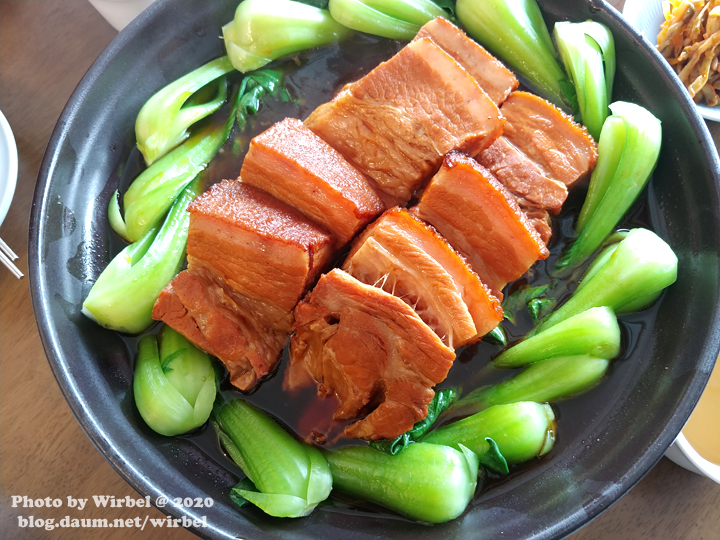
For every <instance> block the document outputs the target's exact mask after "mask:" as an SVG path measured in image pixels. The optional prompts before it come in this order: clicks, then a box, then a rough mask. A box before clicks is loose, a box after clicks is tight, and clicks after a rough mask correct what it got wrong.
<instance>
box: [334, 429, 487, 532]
mask: <svg viewBox="0 0 720 540" xmlns="http://www.w3.org/2000/svg"><path fill="white" fill-rule="evenodd" d="M458 446H459V448H460V450H455V449H454V448H451V447H449V446H441V445H437V444H426V443H422V442H420V443H415V444H411V445H410V446H408V447H407V448H406V449H405V450H403V451H402V452H400V453H399V454H397V455H395V456H391V455H389V454H386V453H384V452H379V451H377V450H374V449H373V448H370V447H368V446H352V447H348V448H342V449H340V450H336V451H333V452H326V453H325V456H326V457H327V460H328V463H329V464H330V470H331V471H332V477H333V484H334V486H335V487H336V488H338V489H339V490H341V491H345V492H347V493H350V494H351V495H355V496H357V497H361V498H363V499H366V500H368V501H372V502H374V503H377V504H380V505H382V506H385V507H386V508H390V509H391V510H395V511H396V512H398V513H400V514H403V515H405V516H407V517H409V518H411V519H416V520H418V521H424V522H426V523H444V522H446V521H450V520H451V519H455V518H456V517H458V516H459V515H460V514H462V513H463V511H464V510H465V508H467V505H468V503H469V502H470V500H471V499H472V497H473V495H474V494H475V488H476V486H477V480H478V470H479V461H478V457H477V455H475V453H474V452H473V451H471V450H468V449H467V448H465V447H464V446H462V445H458Z"/></svg>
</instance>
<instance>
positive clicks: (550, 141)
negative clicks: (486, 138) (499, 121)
mask: <svg viewBox="0 0 720 540" xmlns="http://www.w3.org/2000/svg"><path fill="white" fill-rule="evenodd" d="M502 114H503V116H504V117H505V127H504V129H503V136H505V137H506V138H507V139H508V141H510V142H511V143H512V144H513V145H515V146H516V147H517V148H519V149H520V150H522V151H523V152H524V153H525V154H526V155H527V156H528V157H530V159H532V160H533V161H534V162H535V163H536V164H537V165H539V166H540V167H542V169H543V170H544V171H545V173H546V174H547V175H548V176H549V177H550V178H552V179H553V180H557V181H558V182H562V183H563V184H565V185H566V186H567V187H568V188H570V187H572V186H573V185H574V184H575V183H577V182H578V181H580V180H583V179H584V178H586V177H587V176H588V175H589V174H590V172H591V171H592V170H593V169H594V168H595V162H596V161H597V145H596V144H595V141H594V140H593V138H592V137H591V136H590V134H589V133H588V132H587V130H586V129H585V128H584V127H583V126H581V125H579V124H577V123H575V122H574V121H573V119H572V118H570V117H569V116H568V115H566V114H565V113H563V112H562V111H561V110H560V109H558V108H557V107H556V106H555V105H553V104H552V103H549V102H548V101H545V100H544V99H542V98H541V97H538V96H536V95H534V94H530V93H528V92H513V93H512V94H511V95H510V97H508V98H507V100H506V101H505V103H503V106H502Z"/></svg>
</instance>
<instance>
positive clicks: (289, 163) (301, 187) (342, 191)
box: [240, 118, 385, 245]
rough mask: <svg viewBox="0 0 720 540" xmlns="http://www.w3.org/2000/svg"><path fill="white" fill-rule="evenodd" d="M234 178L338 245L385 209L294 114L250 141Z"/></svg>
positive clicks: (364, 183)
mask: <svg viewBox="0 0 720 540" xmlns="http://www.w3.org/2000/svg"><path fill="white" fill-rule="evenodd" d="M240 176H241V177H242V181H243V182H245V183H246V184H252V185H254V186H255V187H258V188H260V189H262V190H264V191H267V192H268V193H270V194H271V195H273V196H274V197H276V198H277V199H279V200H281V201H283V202H285V203H286V204H288V205H290V206H292V207H294V208H296V209H297V210H299V211H300V212H301V213H302V214H304V215H305V216H307V217H308V218H309V219H311V220H312V221H313V222H315V223H317V224H318V225H320V226H322V227H324V228H325V229H326V230H328V231H329V232H330V233H332V234H333V235H335V237H336V238H337V239H338V244H339V245H344V244H346V243H347V242H349V241H350V240H351V239H352V238H353V237H354V236H355V234H356V233H357V232H359V231H360V230H361V229H362V228H363V227H365V225H367V224H368V223H369V222H370V221H372V220H373V219H375V218H376V217H377V216H378V215H379V214H380V213H382V211H383V210H385V205H384V204H383V203H382V201H381V200H380V198H379V197H378V196H377V194H376V193H375V191H374V190H373V188H372V187H370V184H369V183H368V180H367V179H366V178H365V177H364V176H363V175H362V174H360V172H358V170H357V169H355V167H353V166H352V165H350V164H349V163H348V162H347V161H346V160H345V158H343V157H342V156H341V155H340V154H339V153H338V152H337V151H336V150H334V149H333V148H331V147H330V146H329V145H328V144H327V143H326V142H325V141H323V140H322V139H321V138H320V137H318V136H317V135H315V134H314V133H313V132H312V131H310V130H309V129H308V128H306V127H305V125H304V124H303V123H302V122H301V121H300V120H297V119H294V118H286V119H285V120H283V121H282V122H278V123H277V124H275V125H273V126H272V127H271V128H270V129H268V130H266V131H264V132H263V133H261V134H260V135H258V136H257V137H255V138H254V139H253V140H252V141H251V142H250V149H249V150H248V153H247V156H246V157H245V161H244V162H243V166H242V171H241V172H240Z"/></svg>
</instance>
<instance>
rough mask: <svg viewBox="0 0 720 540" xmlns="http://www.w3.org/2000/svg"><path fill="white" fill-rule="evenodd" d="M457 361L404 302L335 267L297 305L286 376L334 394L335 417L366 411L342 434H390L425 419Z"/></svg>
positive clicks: (388, 436)
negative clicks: (438, 387) (436, 388)
mask: <svg viewBox="0 0 720 540" xmlns="http://www.w3.org/2000/svg"><path fill="white" fill-rule="evenodd" d="M454 359H455V354H454V352H453V351H452V349H450V348H449V347H447V346H446V345H444V344H443V342H442V341H441V340H440V338H439V337H438V336H437V335H435V333H434V332H433V331H432V330H431V329H430V328H429V327H428V325H427V324H425V323H424V322H423V321H422V319H420V317H419V316H418V315H417V313H415V311H413V309H412V308H411V307H410V306H408V305H407V304H406V303H405V302H403V301H402V300H400V299H399V298H397V297H395V296H393V295H391V294H389V293H387V292H385V291H383V290H382V289H379V288H377V287H373V286H371V285H366V284H364V283H362V282H360V281H358V280H357V279H355V278H354V277H352V276H350V275H349V274H346V273H345V272H343V271H342V270H338V269H334V270H332V271H331V272H329V273H328V274H326V275H324V276H322V277H321V278H320V280H319V281H318V284H317V285H316V286H315V288H314V289H313V290H312V291H311V292H310V293H309V294H308V295H307V296H306V297H305V299H303V300H302V301H301V302H300V303H299V304H298V306H297V308H295V333H294V335H293V337H292V340H291V347H290V362H291V365H290V371H289V375H288V379H289V381H290V386H291V387H292V381H293V380H304V379H306V374H307V373H308V372H309V373H310V375H311V376H312V377H313V378H314V379H315V381H317V383H318V393H319V394H320V395H323V396H329V395H332V394H333V393H334V394H336V395H337V397H338V398H339V400H340V406H339V407H338V409H337V410H336V411H335V414H334V418H335V419H336V420H349V419H353V418H358V417H360V416H363V415H366V416H365V417H364V418H362V419H360V420H358V421H357V422H354V423H352V424H350V425H349V426H348V427H347V428H346V429H345V433H346V435H347V436H349V437H353V438H363V439H368V440H377V439H392V438H395V437H397V436H398V435H401V434H402V433H404V432H406V431H407V430H408V429H410V428H412V426H413V425H414V424H415V423H416V422H418V421H419V420H422V419H423V418H425V416H426V415H427V407H428V405H429V403H430V402H431V401H432V398H433V396H434V395H435V392H434V391H433V390H432V388H433V387H434V386H435V385H436V384H437V383H439V382H441V381H443V380H444V379H445V377H446V376H447V373H448V370H449V369H450V367H451V366H452V364H453V361H454ZM293 372H295V373H293ZM297 372H299V373H297Z"/></svg>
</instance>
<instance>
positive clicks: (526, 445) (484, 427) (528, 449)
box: [421, 401, 555, 472]
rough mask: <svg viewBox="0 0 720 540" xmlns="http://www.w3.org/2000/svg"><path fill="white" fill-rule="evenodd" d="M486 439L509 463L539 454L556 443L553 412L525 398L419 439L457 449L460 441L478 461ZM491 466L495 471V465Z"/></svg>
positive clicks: (481, 460) (546, 451) (483, 450)
mask: <svg viewBox="0 0 720 540" xmlns="http://www.w3.org/2000/svg"><path fill="white" fill-rule="evenodd" d="M488 439H489V440H491V441H494V443H495V444H496V445H497V448H498V450H499V451H500V454H501V455H502V457H503V458H504V459H505V460H506V461H507V463H509V464H516V463H522V462H524V461H528V460H530V459H533V458H535V457H539V456H542V455H544V454H547V453H548V452H549V451H550V449H551V448H552V447H553V444H554V442H555V415H554V414H553V411H552V408H551V407H550V406H549V405H547V404H545V405H541V404H539V403H533V402H529V401H528V402H521V403H510V404H505V405H495V406H493V407H490V408H489V409H486V410H484V411H481V412H479V413H477V414H474V415H472V416H469V417H467V418H463V419H462V420H458V421H457V422H453V423H452V424H448V425H446V426H443V427H441V428H440V429H436V430H434V431H431V432H430V433H428V434H427V435H425V437H423V438H422V439H421V442H425V443H430V444H444V445H446V446H452V447H453V448H457V449H459V448H460V447H459V445H461V444H462V445H464V446H466V447H468V448H469V449H470V450H472V451H473V452H475V453H476V454H477V455H478V456H480V462H481V463H484V459H483V457H484V456H485V455H486V454H487V452H488V451H489V450H490V448H491V443H490V442H489V441H488ZM491 468H492V469H493V470H495V471H498V468H496V467H491ZM498 472H502V471H498ZM505 472H507V471H505Z"/></svg>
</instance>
